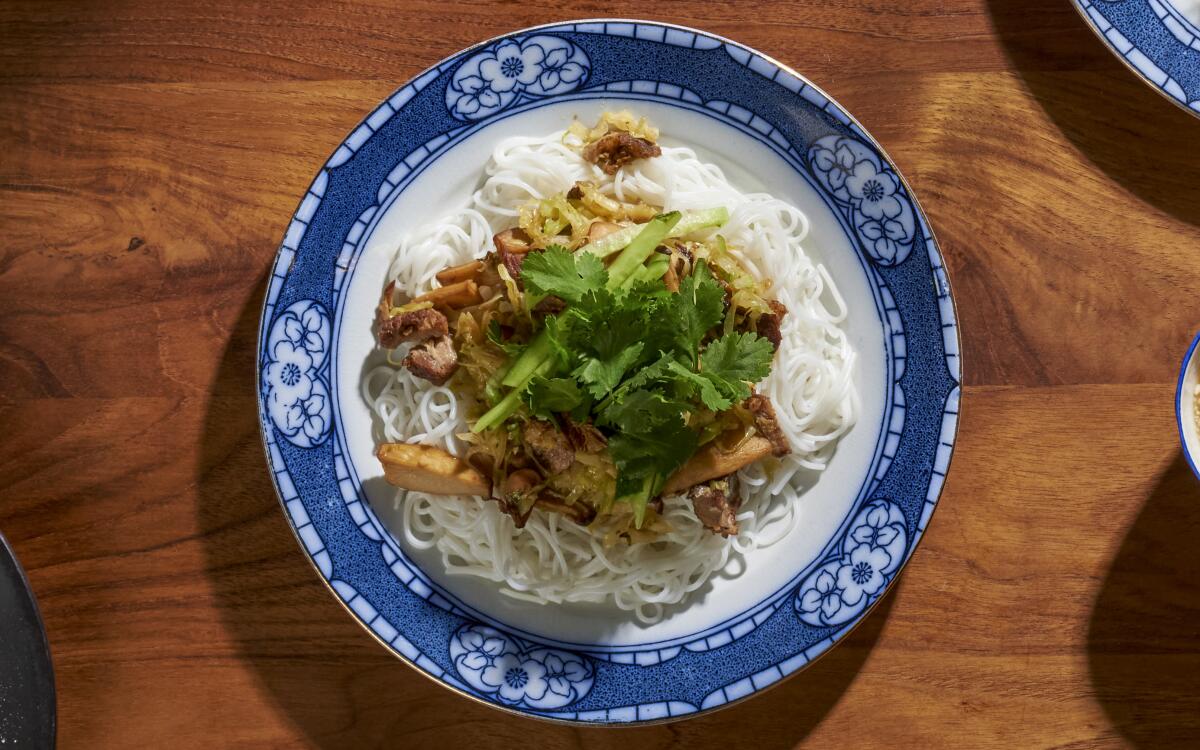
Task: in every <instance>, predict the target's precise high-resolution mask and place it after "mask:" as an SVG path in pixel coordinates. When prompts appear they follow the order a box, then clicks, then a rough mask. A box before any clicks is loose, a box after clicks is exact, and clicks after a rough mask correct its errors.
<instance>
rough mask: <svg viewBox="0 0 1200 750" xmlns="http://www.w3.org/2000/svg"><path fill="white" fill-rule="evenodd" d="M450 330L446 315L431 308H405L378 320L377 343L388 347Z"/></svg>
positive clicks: (393, 347) (444, 333) (446, 332)
mask: <svg viewBox="0 0 1200 750" xmlns="http://www.w3.org/2000/svg"><path fill="white" fill-rule="evenodd" d="M449 332H450V323H449V321H447V320H446V316H445V315H442V314H441V313H440V312H438V311H437V310H434V309H432V308H428V307H426V308H422V309H420V310H407V311H405V312H401V313H398V314H396V315H390V316H388V317H386V318H384V319H383V320H381V321H380V322H379V343H380V344H381V345H382V346H385V347H387V348H388V349H395V348H396V347H398V346H400V345H401V344H406V343H410V342H415V341H425V340H426V339H434V338H438V337H440V336H445V335H446V334H448V333H449Z"/></svg>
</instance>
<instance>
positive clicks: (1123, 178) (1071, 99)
mask: <svg viewBox="0 0 1200 750" xmlns="http://www.w3.org/2000/svg"><path fill="white" fill-rule="evenodd" d="M988 5H989V8H990V12H991V17H992V23H993V26H994V28H995V30H996V34H997V36H998V37H999V39H1000V42H1001V44H1002V45H1003V47H1004V50H1005V52H1006V53H1007V55H1008V57H1009V59H1010V60H1011V61H1012V63H1013V65H1014V67H1016V69H1017V71H1018V72H1019V73H1020V75H1021V78H1022V79H1023V80H1024V82H1025V85H1026V87H1027V88H1028V89H1029V91H1030V93H1032V94H1033V95H1034V97H1035V98H1036V99H1037V100H1038V103H1039V104H1040V105H1041V107H1042V109H1044V110H1045V111H1046V114H1048V115H1049V116H1050V118H1051V119H1052V120H1054V122H1055V124H1056V125H1057V127H1058V128H1059V130H1061V131H1062V132H1063V134H1064V135H1066V136H1067V138H1069V139H1070V140H1071V142H1072V143H1074V144H1075V146H1076V147H1077V148H1078V149H1079V150H1080V151H1081V152H1083V154H1084V155H1085V156H1087V158H1088V159H1090V160H1091V161H1092V162H1093V163H1094V164H1095V165H1096V166H1098V167H1099V168H1100V169H1102V170H1103V171H1104V172H1105V173H1107V174H1108V175H1109V176H1110V177H1111V178H1112V179H1113V180H1115V181H1116V182H1118V183H1120V184H1121V185H1122V186H1123V187H1124V188H1125V189H1126V190H1129V191H1130V192H1132V193H1134V194H1136V195H1137V196H1138V197H1139V198H1141V199H1142V200H1144V201H1146V202H1147V203H1150V204H1152V205H1154V206H1156V207H1158V208H1159V209H1161V210H1163V211H1166V212H1169V213H1171V214H1173V215H1175V216H1176V217H1178V218H1180V219H1182V220H1184V221H1187V222H1190V223H1192V224H1200V185H1198V183H1197V180H1196V176H1197V174H1200V148H1197V143H1198V142H1200V119H1198V118H1196V117H1195V116H1193V115H1190V114H1188V113H1187V112H1185V111H1183V110H1182V109H1180V108H1179V107H1177V106H1175V105H1174V104H1172V103H1171V102H1170V101H1168V100H1167V99H1166V98H1164V97H1163V96H1162V95H1161V94H1159V93H1157V92H1156V91H1155V90H1154V89H1152V88H1151V87H1150V86H1149V85H1148V84H1147V83H1146V82H1144V81H1143V80H1142V79H1141V78H1139V77H1138V76H1137V75H1136V74H1135V73H1133V72H1132V71H1131V70H1129V69H1128V68H1126V67H1125V65H1124V63H1122V62H1121V61H1120V60H1118V59H1117V58H1116V56H1115V55H1114V54H1112V53H1111V52H1110V51H1109V49H1108V47H1107V45H1105V43H1104V42H1102V41H1101V40H1100V39H1099V38H1098V37H1097V36H1096V35H1095V34H1094V33H1092V31H1091V29H1090V27H1089V26H1088V25H1087V23H1086V22H1085V21H1084V20H1083V18H1081V17H1080V16H1079V15H1078V13H1076V12H1075V10H1074V9H1073V8H1072V7H1071V4H1070V2H1066V1H1064V2H1058V3H1046V2H1044V0H988ZM1080 70H1086V71H1088V73H1087V74H1086V75H1081V74H1079V71H1080ZM1071 72H1073V73H1074V74H1068V73H1071ZM1113 208H1114V210H1116V209H1118V208H1119V207H1118V206H1114V207H1113ZM1101 218H1102V217H1097V219H1098V220H1099V219H1101Z"/></svg>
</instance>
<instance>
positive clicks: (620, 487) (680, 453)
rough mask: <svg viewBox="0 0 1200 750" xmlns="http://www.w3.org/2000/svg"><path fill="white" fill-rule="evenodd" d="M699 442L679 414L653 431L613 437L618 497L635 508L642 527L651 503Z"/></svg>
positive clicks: (611, 451) (611, 448)
mask: <svg viewBox="0 0 1200 750" xmlns="http://www.w3.org/2000/svg"><path fill="white" fill-rule="evenodd" d="M698 443H699V438H698V437H697V435H696V433H695V432H694V431H692V430H690V429H688V427H687V426H686V425H684V423H683V420H682V419H680V418H679V416H678V415H676V416H675V418H674V419H673V420H670V421H667V422H665V423H663V424H661V425H659V426H658V427H657V428H656V429H655V430H653V431H651V432H644V433H637V432H619V433H617V434H616V435H613V436H612V437H611V438H609V440H608V452H609V455H611V456H612V459H613V463H614V464H616V466H617V490H616V495H617V498H618V499H622V500H625V501H626V502H628V503H629V504H630V505H631V506H632V507H633V512H634V516H635V518H636V519H637V523H638V524H639V525H640V524H641V519H642V517H643V514H644V513H645V511H646V504H647V502H649V500H650V498H652V497H654V496H655V495H657V494H658V493H659V492H661V491H662V486H663V484H665V483H666V480H667V477H669V476H670V475H671V474H673V473H674V472H675V470H676V469H678V468H679V467H680V466H683V464H684V463H686V462H687V460H688V459H689V458H691V456H692V454H693V453H695V452H696V447H697V445H698Z"/></svg>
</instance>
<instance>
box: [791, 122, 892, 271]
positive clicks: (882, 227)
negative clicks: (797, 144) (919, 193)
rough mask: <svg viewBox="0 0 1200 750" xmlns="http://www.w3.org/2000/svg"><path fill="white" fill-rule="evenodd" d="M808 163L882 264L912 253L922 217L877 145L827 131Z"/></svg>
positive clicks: (860, 237) (868, 251)
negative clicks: (918, 215)
mask: <svg viewBox="0 0 1200 750" xmlns="http://www.w3.org/2000/svg"><path fill="white" fill-rule="evenodd" d="M808 161H809V166H810V168H811V169H812V171H813V173H814V175H816V178H817V180H818V181H819V182H820V183H821V186H822V187H824V188H825V190H826V191H828V193H829V195H830V196H832V197H833V199H834V200H835V201H836V202H837V203H838V205H839V206H841V208H842V210H843V211H844V212H845V213H846V218H847V219H848V220H849V221H850V223H851V224H852V225H853V226H854V228H855V229H857V230H858V235H859V240H860V241H861V242H862V244H863V247H864V249H865V250H866V251H867V254H868V255H869V256H870V257H871V259H872V260H873V261H875V262H876V263H878V264H879V265H881V266H894V265H898V264H900V263H903V262H904V260H905V259H906V258H908V256H909V253H911V252H912V248H913V241H914V239H915V236H916V215H915V214H914V213H913V208H912V203H911V202H910V201H909V199H908V196H907V195H905V193H904V188H903V187H902V186H901V184H900V179H899V178H898V177H897V176H896V173H895V172H893V171H892V170H891V168H890V167H888V166H887V165H886V164H885V163H883V161H882V160H880V158H879V154H877V153H876V152H875V149H873V148H871V147H870V146H868V145H866V144H865V143H862V142H861V141H858V140H856V139H854V138H850V137H848V136H844V135H827V136H825V137H823V138H820V139H818V140H817V141H816V142H814V143H813V145H812V146H811V147H810V148H809V149H808Z"/></svg>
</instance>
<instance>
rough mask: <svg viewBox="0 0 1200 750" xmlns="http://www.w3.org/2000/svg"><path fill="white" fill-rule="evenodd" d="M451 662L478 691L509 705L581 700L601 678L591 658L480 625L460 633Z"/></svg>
mask: <svg viewBox="0 0 1200 750" xmlns="http://www.w3.org/2000/svg"><path fill="white" fill-rule="evenodd" d="M450 660H451V661H452V662H454V668H455V669H456V670H457V671H458V675H459V676H460V677H462V678H463V680H464V681H465V682H466V683H467V684H468V685H470V686H471V687H472V688H474V689H475V690H478V691H479V692H481V693H483V694H485V695H489V696H493V697H495V698H497V699H498V700H500V701H501V702H502V703H505V704H506V705H510V706H517V705H520V706H527V707H529V708H533V709H539V710H551V709H558V708H563V707H564V706H569V705H571V704H572V703H575V702H576V701H578V700H580V699H581V698H583V697H584V696H585V695H587V694H588V692H589V691H591V689H592V681H593V680H594V678H595V668H594V667H593V666H592V663H591V660H589V659H588V658H587V657H585V656H581V655H580V654H574V653H571V652H569V651H559V650H556V649H549V648H540V647H536V646H533V645H531V644H529V643H526V642H524V641H521V640H519V639H517V638H514V637H513V636H510V635H506V634H504V633H501V632H500V631H498V630H496V629H495V628H489V627H487V626H486V625H479V624H470V625H465V626H463V627H461V628H459V629H458V630H457V631H455V633H454V636H453V637H452V638H451V639H450Z"/></svg>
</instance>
